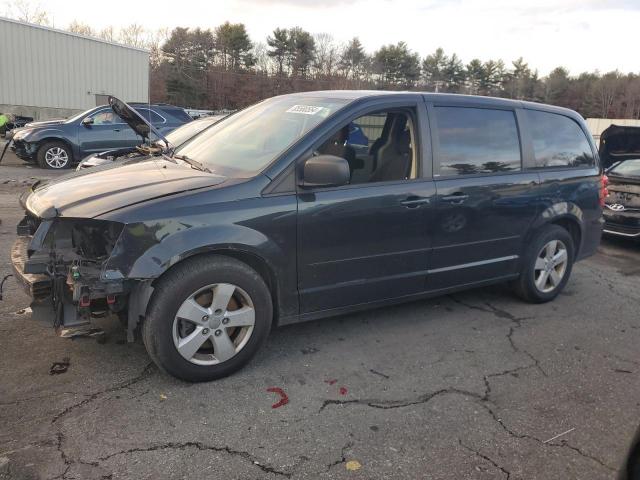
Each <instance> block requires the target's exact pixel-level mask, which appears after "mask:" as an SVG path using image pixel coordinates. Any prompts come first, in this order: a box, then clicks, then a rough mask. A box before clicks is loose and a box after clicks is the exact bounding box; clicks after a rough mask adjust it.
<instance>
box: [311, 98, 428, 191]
mask: <svg viewBox="0 0 640 480" xmlns="http://www.w3.org/2000/svg"><path fill="white" fill-rule="evenodd" d="M413 118H415V116H414V115H411V113H410V111H408V110H404V109H403V110H389V111H380V112H375V113H370V114H367V115H363V116H361V117H358V118H356V119H355V120H353V121H351V122H349V123H348V124H347V125H343V126H342V127H340V128H339V129H338V130H336V131H335V132H334V133H333V135H332V136H331V137H330V138H329V139H328V140H327V141H326V142H325V143H323V144H322V145H321V146H320V147H319V148H318V149H317V152H318V153H319V154H325V155H335V156H337V157H341V158H344V159H345V160H346V161H347V163H348V164H349V172H350V174H351V181H350V183H351V184H362V183H374V182H388V181H394V180H395V181H397V180H407V179H412V178H416V177H417V161H416V158H417V153H416V148H415V147H414V145H415V135H416V129H415V125H414V121H413Z"/></svg>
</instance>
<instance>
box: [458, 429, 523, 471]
mask: <svg viewBox="0 0 640 480" xmlns="http://www.w3.org/2000/svg"><path fill="white" fill-rule="evenodd" d="M458 443H459V444H460V446H461V447H462V448H464V449H466V450H468V451H470V452H471V453H473V454H474V455H476V456H477V457H479V458H481V459H482V460H485V461H487V462H489V463H490V464H491V465H493V466H494V467H495V468H497V469H498V470H500V471H501V472H502V473H504V474H505V475H506V476H507V477H506V478H507V480H509V479H510V478H511V472H510V471H509V470H507V469H506V468H504V467H503V466H502V465H500V464H499V463H498V462H496V461H495V460H493V459H492V458H491V457H488V456H487V455H484V454H482V453H480V452H479V451H478V450H476V449H474V448H471V447H468V446H467V445H465V444H464V443H462V440H460V439H458Z"/></svg>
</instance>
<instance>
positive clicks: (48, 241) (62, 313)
mask: <svg viewBox="0 0 640 480" xmlns="http://www.w3.org/2000/svg"><path fill="white" fill-rule="evenodd" d="M123 227H124V225H123V224H120V223H116V222H107V221H101V220H94V219H77V218H54V219H52V220H41V219H39V218H37V217H35V216H33V215H32V214H30V213H27V215H25V217H24V218H23V220H22V221H21V222H20V224H19V225H18V234H19V235H20V236H21V241H19V242H17V243H16V244H15V245H14V249H13V251H12V257H13V258H12V260H13V261H14V265H17V269H18V270H19V269H20V267H22V272H20V271H17V272H16V273H17V274H18V276H20V274H22V275H23V276H28V277H30V278H28V280H30V281H31V291H30V292H29V293H30V294H31V295H32V296H33V298H34V300H36V301H41V302H47V301H50V302H51V306H52V308H53V312H52V313H53V317H54V319H53V325H54V327H55V328H56V329H57V330H61V329H64V328H66V329H69V328H76V327H79V326H83V325H88V324H89V323H90V320H91V318H92V317H99V316H103V315H105V314H106V313H109V312H111V313H116V314H117V313H119V312H123V311H124V309H125V308H126V303H127V302H126V300H127V294H128V292H129V290H130V284H128V283H127V282H126V281H124V280H123V279H122V278H112V279H106V280H105V278H104V272H105V263H106V261H107V260H108V258H109V257H110V255H111V254H112V252H113V250H114V248H115V246H116V242H117V240H118V238H119V236H120V234H121V232H122V229H123ZM23 283H25V282H23ZM59 333H60V332H59Z"/></svg>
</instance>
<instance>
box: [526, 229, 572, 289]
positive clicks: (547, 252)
mask: <svg viewBox="0 0 640 480" xmlns="http://www.w3.org/2000/svg"><path fill="white" fill-rule="evenodd" d="M568 261H569V257H568V253H567V247H566V245H565V244H564V243H563V242H562V241H560V240H551V241H550V242H548V243H547V244H545V246H544V247H542V249H541V250H540V252H539V253H538V256H537V257H536V264H535V267H534V272H533V277H534V282H535V285H536V288H537V289H538V290H539V291H541V292H542V293H549V292H551V291H553V290H554V289H555V288H556V287H557V286H558V285H560V283H561V282H562V279H563V278H564V275H565V273H566V271H567V264H568Z"/></svg>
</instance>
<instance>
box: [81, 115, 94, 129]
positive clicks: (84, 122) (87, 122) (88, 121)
mask: <svg viewBox="0 0 640 480" xmlns="http://www.w3.org/2000/svg"><path fill="white" fill-rule="evenodd" d="M82 125H84V126H85V127H88V126H89V125H93V118H92V117H84V118H83V119H82Z"/></svg>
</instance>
